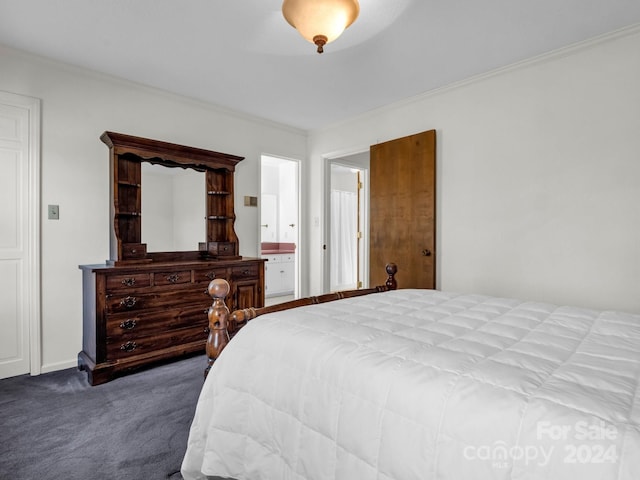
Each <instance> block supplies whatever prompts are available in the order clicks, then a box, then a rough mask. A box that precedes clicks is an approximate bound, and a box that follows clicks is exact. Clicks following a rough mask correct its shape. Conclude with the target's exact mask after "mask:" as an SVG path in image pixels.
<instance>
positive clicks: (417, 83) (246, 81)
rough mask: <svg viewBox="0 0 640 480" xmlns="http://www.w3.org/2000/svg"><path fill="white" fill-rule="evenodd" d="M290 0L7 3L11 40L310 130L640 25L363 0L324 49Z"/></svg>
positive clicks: (554, 9)
mask: <svg viewBox="0 0 640 480" xmlns="http://www.w3.org/2000/svg"><path fill="white" fill-rule="evenodd" d="M280 6H281V0H226V1H224V0H108V1H107V0H0V43H2V44H5V45H7V46H10V47H13V48H17V49H20V50H25V51H28V52H33V53H35V54H38V55H43V56H46V57H50V58H53V59H55V60H59V61H62V62H67V63H70V64H74V65H78V66H81V67H86V68H89V69H92V70H96V71H100V72H104V73H107V74H110V75H114V76H117V77H122V78H125V79H129V80H133V81H135V82H138V83H142V84H146V85H150V86H153V87H157V88H161V89H163V90H167V91H170V92H174V93H177V94H180V95H186V96H188V97H193V98H196V99H199V100H204V101H206V102H210V103H213V104H216V105H220V106H223V107H228V108H232V109H234V110H238V111H241V112H246V113H248V114H252V115H257V116H259V117H264V118H267V119H270V120H273V121H276V122H280V123H283V124H287V125H291V126H294V127H298V128H302V129H314V128H320V127H323V126H326V125H328V124H331V123H335V122H338V121H340V120H342V119H344V118H348V117H351V116H354V115H358V114H361V113H364V112H366V111H368V110H371V109H374V108H377V107H380V106H383V105H386V104H389V103H392V102H395V101H399V100H402V99H404V98H408V97H411V96H414V95H418V94H421V93H424V92H426V91H429V90H432V89H435V88H438V87H441V86H444V85H447V84H450V83H452V82H455V81H458V80H462V79H465V78H468V77H471V76H473V75H477V74H480V73H483V72H487V71H490V70H493V69H496V68H498V67H502V66H505V65H509V64H511V63H514V62H517V61H519V60H523V59H526V58H529V57H532V56H535V55H539V54H542V53H545V52H549V51H551V50H555V49H558V48H560V47H563V46H566V45H570V44H573V43H576V42H580V41H583V40H586V39H589V38H592V37H595V36H598V35H600V34H603V33H607V32H611V31H614V30H617V29H620V28H623V27H625V26H629V25H633V24H636V23H640V0H360V17H359V18H358V19H357V20H356V22H355V23H354V24H353V25H352V26H351V27H350V28H349V29H347V31H346V32H345V33H344V34H343V35H342V36H341V37H340V38H338V39H337V40H336V41H335V42H333V43H331V44H329V45H327V46H326V47H325V53H324V54H322V55H319V54H317V53H315V47H314V46H313V45H311V44H310V43H308V42H306V41H305V40H303V39H302V37H300V36H299V35H298V34H297V32H296V31H295V30H294V29H293V28H291V27H290V26H289V24H287V22H286V21H285V20H284V18H283V17H282V15H281V13H280Z"/></svg>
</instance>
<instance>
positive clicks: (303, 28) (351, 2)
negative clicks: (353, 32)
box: [282, 0, 360, 53]
mask: <svg viewBox="0 0 640 480" xmlns="http://www.w3.org/2000/svg"><path fill="white" fill-rule="evenodd" d="M359 13H360V4H359V3H358V0H284V2H282V14H283V15H284V18H285V19H286V20H287V22H289V24H290V25H291V26H292V27H293V28H295V29H296V30H298V32H299V33H300V35H302V37H303V38H305V39H307V40H308V41H309V42H311V43H314V44H316V45H317V46H318V53H322V50H323V49H322V47H323V46H324V45H325V44H327V43H330V42H332V41H334V40H335V39H336V38H338V37H339V36H340V35H341V34H342V32H344V30H345V28H347V27H348V26H349V25H351V24H352V23H353V22H354V21H355V19H356V18H358V14H359Z"/></svg>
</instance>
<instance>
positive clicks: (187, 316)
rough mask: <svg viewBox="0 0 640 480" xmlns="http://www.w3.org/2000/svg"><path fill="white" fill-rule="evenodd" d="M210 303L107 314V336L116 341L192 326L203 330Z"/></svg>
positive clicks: (207, 320) (207, 322) (205, 325)
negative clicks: (131, 312)
mask: <svg viewBox="0 0 640 480" xmlns="http://www.w3.org/2000/svg"><path fill="white" fill-rule="evenodd" d="M210 303H211V302H207V301H206V300H205V301H204V302H202V304H201V305H193V306H187V307H184V308H175V309H161V310H157V311H146V310H145V311H141V312H137V313H133V314H129V313H116V314H111V315H108V316H107V338H109V339H114V340H113V341H117V340H116V339H118V338H121V339H122V338H126V339H128V340H129V339H131V338H134V337H138V336H144V335H152V334H157V333H159V332H163V331H168V330H175V329H178V328H185V327H194V326H201V327H202V329H203V331H204V328H205V327H207V325H208V324H209V319H208V317H207V311H208V309H209V304H210Z"/></svg>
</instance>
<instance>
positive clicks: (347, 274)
mask: <svg viewBox="0 0 640 480" xmlns="http://www.w3.org/2000/svg"><path fill="white" fill-rule="evenodd" d="M357 228H358V195H357V194H356V193H354V192H344V191H341V190H332V191H331V251H330V254H331V290H332V291H335V290H344V289H350V288H357V278H358V277H357V256H358V253H357V242H358V237H357V234H358V230H357Z"/></svg>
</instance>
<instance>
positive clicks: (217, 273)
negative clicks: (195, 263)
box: [193, 268, 227, 288]
mask: <svg viewBox="0 0 640 480" xmlns="http://www.w3.org/2000/svg"><path fill="white" fill-rule="evenodd" d="M214 278H224V279H226V278H227V269H226V268H210V269H206V270H194V271H193V282H194V283H204V284H208V283H209V282H210V281H211V280H213V279H214ZM205 288H206V287H205Z"/></svg>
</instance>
